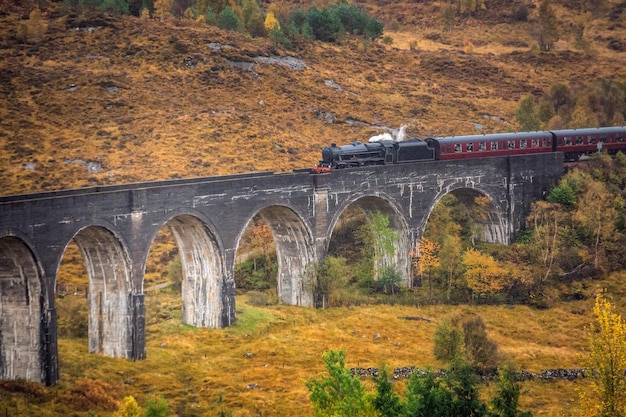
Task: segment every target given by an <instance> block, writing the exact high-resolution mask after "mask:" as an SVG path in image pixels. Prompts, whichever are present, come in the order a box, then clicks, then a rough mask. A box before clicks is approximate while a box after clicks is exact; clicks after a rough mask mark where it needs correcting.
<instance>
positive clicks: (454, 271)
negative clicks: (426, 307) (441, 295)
mask: <svg viewBox="0 0 626 417" xmlns="http://www.w3.org/2000/svg"><path fill="white" fill-rule="evenodd" d="M462 252H463V249H462V245H461V238H460V237H458V236H455V235H449V236H446V237H444V239H443V242H442V244H441V250H440V251H439V269H440V271H441V275H442V277H443V282H444V286H445V288H446V298H447V300H448V301H450V300H451V298H452V290H453V289H454V288H455V287H458V286H459V282H458V281H459V279H460V278H461V277H462V267H463V264H462V262H461V259H462Z"/></svg>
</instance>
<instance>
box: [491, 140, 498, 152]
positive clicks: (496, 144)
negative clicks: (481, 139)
mask: <svg viewBox="0 0 626 417" xmlns="http://www.w3.org/2000/svg"><path fill="white" fill-rule="evenodd" d="M491 150H492V151H497V150H498V142H491Z"/></svg>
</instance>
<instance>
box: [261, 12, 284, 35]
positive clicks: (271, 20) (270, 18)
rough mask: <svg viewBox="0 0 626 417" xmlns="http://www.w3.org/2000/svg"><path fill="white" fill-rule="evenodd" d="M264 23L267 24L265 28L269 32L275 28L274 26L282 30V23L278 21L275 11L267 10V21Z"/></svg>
mask: <svg viewBox="0 0 626 417" xmlns="http://www.w3.org/2000/svg"><path fill="white" fill-rule="evenodd" d="M263 25H264V26H265V29H266V30H267V31H268V32H271V31H272V30H273V29H274V27H276V29H278V30H280V23H278V20H277V19H276V16H274V12H271V11H269V12H267V15H266V16H265V22H264V23H263Z"/></svg>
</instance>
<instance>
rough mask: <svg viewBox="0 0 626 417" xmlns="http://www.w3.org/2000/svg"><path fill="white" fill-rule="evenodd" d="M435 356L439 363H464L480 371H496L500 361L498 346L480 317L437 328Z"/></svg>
mask: <svg viewBox="0 0 626 417" xmlns="http://www.w3.org/2000/svg"><path fill="white" fill-rule="evenodd" d="M433 353H434V355H435V357H436V358H437V359H439V360H443V361H445V362H448V363H451V364H453V363H455V362H458V361H459V360H462V361H464V362H467V363H469V364H471V365H472V366H473V367H474V368H475V369H477V370H481V371H486V370H489V371H493V370H494V369H496V368H497V364H498V359H499V357H498V346H497V345H496V343H495V342H494V341H493V340H491V339H490V338H489V336H488V335H487V327H486V325H485V322H484V321H483V319H482V317H480V316H478V315H471V316H469V317H453V318H452V320H450V321H445V322H442V323H441V324H440V325H439V326H437V330H436V331H435V338H434V344H433Z"/></svg>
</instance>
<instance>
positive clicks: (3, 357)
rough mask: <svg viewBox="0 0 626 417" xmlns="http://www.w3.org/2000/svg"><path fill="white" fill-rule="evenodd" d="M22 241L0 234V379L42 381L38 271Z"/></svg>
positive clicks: (41, 298) (42, 302) (42, 307)
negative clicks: (0, 235)
mask: <svg viewBox="0 0 626 417" xmlns="http://www.w3.org/2000/svg"><path fill="white" fill-rule="evenodd" d="M37 265H38V264H37V262H36V260H35V256H34V255H33V253H32V251H31V250H30V248H29V247H28V246H27V245H26V243H25V242H24V241H22V240H21V239H18V238H16V237H10V236H6V237H0V379H25V380H28V381H34V382H44V380H45V378H46V375H45V366H44V358H43V355H42V353H43V351H44V347H43V345H42V343H43V332H44V328H43V323H44V322H45V320H44V310H45V308H46V304H47V302H46V301H45V297H44V291H43V288H44V286H43V285H42V281H41V280H42V273H41V271H40V269H39V268H38V266H37Z"/></svg>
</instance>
